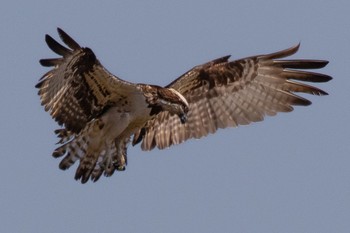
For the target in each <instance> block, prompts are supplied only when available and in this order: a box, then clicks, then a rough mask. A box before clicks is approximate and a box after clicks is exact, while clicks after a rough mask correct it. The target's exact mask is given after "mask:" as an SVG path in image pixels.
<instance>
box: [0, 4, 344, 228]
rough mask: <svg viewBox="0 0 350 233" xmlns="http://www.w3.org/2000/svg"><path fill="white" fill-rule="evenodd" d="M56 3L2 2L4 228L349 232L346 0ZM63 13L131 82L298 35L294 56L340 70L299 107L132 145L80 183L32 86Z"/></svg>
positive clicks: (0, 200) (72, 30) (157, 78)
mask: <svg viewBox="0 0 350 233" xmlns="http://www.w3.org/2000/svg"><path fill="white" fill-rule="evenodd" d="M51 2H52V3H49V1H43V0H42V1H3V2H2V4H1V8H0V30H1V33H0V51H1V54H0V59H1V62H0V67H1V85H0V106H1V109H2V110H1V118H0V119H1V122H0V139H1V140H0V146H1V147H0V148H1V163H0V177H1V180H2V181H1V183H2V185H1V186H2V187H1V191H0V221H1V224H0V232H17V233H21V232H33V233H34V232H51V233H62V232H84V233H86V232H127V233H128V232H144V233H148V232H150V233H151V232H152V233H164V232H166V233H173V232H174V233H178V232H191V233H193V232H203V233H209V232H240V233H245V232H268V233H271V232H284V233H289V232H290V233H295V232H308V233H310V232H317V233H326V232H327V233H329V232H337V233H341V232H349V230H350V143H349V139H350V133H349V132H350V126H349V123H348V122H349V119H350V104H349V101H350V94H349V88H350V77H349V73H350V70H349V67H350V66H349V62H350V58H349V54H350V14H349V10H350V3H349V1H345V0H344V1H317V0H315V1H311V0H295V1H283V0H282V1H281V0H278V1H277V0H276V1H268V0H266V1H234V0H228V1H207V0H206V1H199V0H197V1H163V0H162V1H160V0H159V1H138V2H136V1H68V0H60V1H51ZM121 2H125V3H121ZM126 2H127V3H126ZM57 26H59V27H62V28H63V29H64V30H66V31H67V32H68V33H69V34H70V35H72V36H73V38H75V39H76V40H77V41H78V42H79V43H80V44H81V45H83V46H88V47H90V48H92V49H93V50H94V52H95V54H96V55H97V56H98V58H99V59H100V61H101V62H102V63H103V64H104V65H105V66H106V67H107V69H109V70H110V71H111V72H113V73H114V74H116V75H118V76H120V77H121V78H123V79H126V80H129V81H133V82H143V83H152V84H158V85H166V84H168V83H170V82H171V81H172V80H173V79H175V78H177V77H178V76H179V75H181V74H182V73H184V72H185V71H187V70H188V69H190V68H192V67H193V66H195V65H198V64H201V63H204V62H206V61H209V60H211V59H214V58H217V57H220V56H223V55H227V54H232V58H233V59H238V58H241V57H245V56H251V55H256V54H262V53H270V52H274V51H277V50H280V49H284V48H287V47H290V46H292V45H295V44H297V43H299V42H301V48H300V51H299V53H298V54H297V55H295V56H293V58H315V59H326V60H329V61H330V63H329V65H328V66H327V67H326V68H325V69H322V70H321V72H323V73H326V74H329V75H331V76H333V78H334V79H333V80H332V81H331V82H329V83H326V84H320V85H317V86H318V87H320V88H322V89H324V90H326V91H328V92H329V93H330V95H329V96H326V97H318V96H307V97H308V98H309V99H310V100H311V101H312V102H313V105H311V106H309V107H296V108H295V111H294V112H292V113H288V114H279V115H277V116H276V117H270V118H267V119H266V120H265V121H264V122H261V123H255V124H251V125H249V126H242V127H239V128H234V129H233V128H231V129H226V130H220V131H219V132H218V133H216V134H215V135H210V136H209V137H206V138H204V139H202V140H197V141H195V140H192V141H188V142H186V143H184V144H182V145H179V146H174V147H172V148H169V149H166V150H162V151H160V150H153V151H151V152H142V151H141V150H140V148H139V147H131V146H130V147H129V151H128V155H129V164H128V167H127V169H126V171H125V172H119V173H115V174H114V175H113V176H112V177H111V178H104V177H102V178H101V179H100V180H99V182H97V183H91V182H89V183H87V184H85V185H82V184H80V183H79V182H77V181H75V180H74V179H73V177H74V172H75V169H76V166H74V167H73V168H72V169H70V170H68V171H61V170H59V169H58V163H59V160H57V159H54V158H53V157H52V156H51V153H52V151H53V150H54V149H55V147H56V146H55V143H56V137H55V135H54V133H53V130H54V129H56V128H57V125H56V123H55V122H54V121H53V120H52V119H51V118H50V116H49V114H48V113H46V112H44V109H43V107H41V106H40V103H39V97H38V96H37V90H36V89H35V88H34V85H35V84H36V83H37V81H38V79H39V78H40V77H41V76H42V75H43V74H44V73H45V72H47V71H48V69H47V68H44V67H41V66H40V65H39V63H38V60H39V59H40V58H47V57H55V55H54V54H53V53H52V52H51V51H50V50H49V49H48V48H47V46H46V44H45V43H44V35H45V34H46V33H49V34H51V35H52V36H53V37H54V38H58V36H57V33H56V27H57Z"/></svg>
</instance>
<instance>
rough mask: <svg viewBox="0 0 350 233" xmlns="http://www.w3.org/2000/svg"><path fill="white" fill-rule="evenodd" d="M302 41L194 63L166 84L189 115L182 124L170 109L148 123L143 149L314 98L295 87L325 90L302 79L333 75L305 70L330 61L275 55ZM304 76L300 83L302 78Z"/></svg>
mask: <svg viewBox="0 0 350 233" xmlns="http://www.w3.org/2000/svg"><path fill="white" fill-rule="evenodd" d="M298 49H299V45H297V46H294V47H291V48H289V49H286V50H283V51H279V52H276V53H272V54H268V55H260V56H253V57H248V58H245V59H240V60H236V61H229V60H228V59H229V57H230V56H226V57H222V58H219V59H216V60H213V61H211V62H209V63H206V64H204V65H200V66H197V67H194V68H193V69H191V70H190V71H188V72H187V73H185V74H184V75H182V76H181V77H179V78H178V79H176V80H175V81H173V82H172V83H170V84H169V85H168V86H167V87H169V88H174V89H175V90H177V91H179V92H180V93H181V94H182V95H183V96H184V97H185V98H186V99H187V101H188V102H189V105H190V106H189V109H190V110H189V112H188V120H187V122H186V123H185V124H181V123H180V120H179V119H178V117H176V116H171V115H170V114H169V113H168V112H161V113H159V115H158V116H157V117H156V118H154V119H152V120H150V121H149V122H147V124H146V125H145V127H144V128H143V129H141V130H140V131H139V132H138V133H136V134H135V135H134V141H133V144H137V143H138V142H141V141H142V145H141V147H142V149H143V150H151V149H153V148H154V147H158V148H159V149H163V148H166V147H169V146H171V145H174V144H179V143H182V142H184V141H186V140H187V139H190V138H201V137H203V136H206V135H208V134H209V133H214V132H216V130H217V129H219V128H226V127H236V126H238V125H246V124H249V123H251V122H258V121H262V120H263V119H264V116H265V115H269V116H273V115H275V114H276V113H277V112H290V111H292V110H293V107H292V106H293V105H303V106H307V105H310V104H311V102H310V101H309V100H307V99H304V98H302V97H300V96H298V95H296V94H294V92H302V93H308V94H313V95H327V93H326V92H325V91H323V90H321V89H318V88H316V87H312V86H309V85H307V84H304V83H302V82H327V81H329V80H330V79H331V77H330V76H327V75H324V74H319V73H313V72H307V71H302V70H301V69H318V68H322V67H324V66H325V65H327V63H328V62H327V61H323V60H276V59H279V58H284V57H287V56H290V55H292V54H294V53H296V52H297V51H298ZM299 81H301V82H299Z"/></svg>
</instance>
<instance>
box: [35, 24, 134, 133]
mask: <svg viewBox="0 0 350 233" xmlns="http://www.w3.org/2000/svg"><path fill="white" fill-rule="evenodd" d="M57 30H58V33H59V35H60V37H61V39H62V40H63V42H65V44H67V46H68V47H69V48H66V47H64V46H62V45H61V44H59V43H58V42H57V41H55V40H54V39H53V38H52V37H51V36H49V35H46V37H45V39H46V43H47V44H48V46H49V47H50V48H51V49H52V50H53V51H54V52H55V53H57V54H58V55H61V56H62V57H61V58H52V59H42V60H40V63H41V64H42V65H43V66H48V67H51V66H54V68H53V69H52V70H50V71H49V72H47V73H46V74H45V75H44V76H43V77H42V78H41V79H40V81H39V83H38V84H37V85H36V88H39V93H38V94H39V95H40V98H41V104H42V105H44V106H45V110H46V111H49V113H50V114H51V116H52V117H53V118H54V119H55V120H56V121H57V122H58V124H59V125H64V127H65V128H66V129H67V130H69V131H72V132H74V133H79V132H80V131H81V130H82V129H83V128H84V127H85V126H86V124H87V123H88V122H89V121H91V120H92V119H94V118H96V117H98V116H100V115H101V114H102V113H103V112H104V111H105V110H106V109H107V108H108V107H109V106H110V105H112V104H113V103H112V101H113V100H114V99H117V98H118V95H120V96H123V95H124V96H125V95H128V94H129V93H131V92H135V91H136V87H135V85H132V84H131V83H128V82H126V81H123V80H121V79H119V78H117V77H116V76H114V75H112V74H111V73H109V72H108V71H107V70H106V69H105V68H104V67H103V66H102V65H101V64H100V62H99V61H98V60H97V58H96V56H95V55H94V53H93V52H92V50H91V49H89V48H83V47H80V45H79V44H78V43H77V42H75V41H74V40H73V39H72V38H71V37H70V36H69V35H68V34H66V33H65V32H64V31H63V30H62V29H60V28H58V29H57Z"/></svg>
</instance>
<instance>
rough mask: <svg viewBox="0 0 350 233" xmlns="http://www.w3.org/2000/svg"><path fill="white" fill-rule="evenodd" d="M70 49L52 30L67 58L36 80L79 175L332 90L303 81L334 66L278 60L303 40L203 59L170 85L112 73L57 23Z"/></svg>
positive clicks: (95, 174) (61, 151) (94, 174)
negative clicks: (235, 56) (136, 148)
mask: <svg viewBox="0 0 350 233" xmlns="http://www.w3.org/2000/svg"><path fill="white" fill-rule="evenodd" d="M58 33H59V35H60V37H61V39H62V41H63V42H64V43H65V44H66V45H67V46H68V48H67V47H64V46H63V45H61V44H59V43H58V42H57V41H56V40H54V39H53V38H52V37H51V36H49V35H46V38H45V39H46V43H47V45H48V46H49V48H50V49H52V50H53V51H54V52H55V53H57V54H58V55H61V57H60V58H52V59H42V60H40V63H41V64H42V65H43V66H48V67H51V66H53V67H54V68H53V69H52V70H50V71H49V72H47V73H46V74H45V75H44V76H43V77H42V78H41V79H40V80H39V83H38V84H37V85H36V87H37V88H39V95H40V99H41V104H42V105H43V106H44V107H45V110H46V111H48V112H49V113H50V115H51V116H52V118H54V119H55V120H56V121H57V123H58V124H59V125H61V126H62V128H61V129H58V130H56V131H55V132H56V134H57V136H58V137H59V138H60V140H59V142H58V143H59V144H61V145H60V146H59V147H58V148H57V149H56V150H55V151H54V152H53V156H54V157H62V156H63V159H62V161H61V162H60V165H59V167H60V168H61V169H63V170H65V169H68V168H69V167H70V166H72V165H73V164H74V163H75V162H76V161H77V160H79V166H78V168H77V170H76V174H75V179H77V180H79V179H80V180H81V182H82V183H85V182H87V181H88V180H89V179H91V180H93V181H97V180H98V179H99V178H100V177H101V175H102V174H104V175H105V176H111V175H112V174H113V173H114V171H115V170H119V171H122V170H125V166H126V164H127V147H128V144H129V143H130V141H131V137H132V136H133V141H132V144H133V145H135V144H138V143H141V148H142V149H143V150H152V149H153V148H155V147H158V148H159V149H163V148H166V147H169V146H171V145H174V144H179V143H181V142H184V141H186V140H187V139H190V138H201V137H203V136H206V135H208V134H209V133H214V132H216V130H217V129H219V128H226V127H235V126H238V125H246V124H249V123H250V122H257V121H262V120H263V119H264V116H265V115H270V116H273V115H275V114H276V113H277V112H289V111H292V110H293V107H292V106H293V105H304V106H306V105H310V104H311V102H310V101H309V100H307V99H305V98H302V97H300V96H298V95H296V94H295V93H296V92H301V93H308V94H313V95H327V93H326V92H325V91H323V90H321V89H318V88H316V87H313V86H310V85H307V84H304V82H327V81H329V80H331V77H330V76H328V75H325V74H319V73H314V72H309V71H303V70H306V69H319V68H322V67H324V66H325V65H327V63H328V62H327V61H324V60H299V59H298V60H279V59H280V58H284V57H287V56H290V55H292V54H294V53H296V52H297V50H298V49H299V45H297V46H294V47H291V48H289V49H286V50H283V51H279V52H276V53H272V54H267V55H259V56H252V57H248V58H244V59H239V60H235V61H229V57H230V56H225V57H222V58H218V59H215V60H213V61H211V62H208V63H205V64H203V65H199V66H196V67H194V68H193V69H191V70H189V71H188V72H186V73H185V74H183V75H181V76H180V77H179V78H178V79H176V80H174V81H173V82H171V83H170V84H169V85H167V86H166V87H160V86H157V85H148V84H135V83H131V82H127V81H124V80H122V79H120V78H118V77H117V76H115V75H113V74H111V73H110V72H109V71H107V70H106V68H104V67H103V66H102V65H101V63H100V62H99V61H98V59H97V58H96V56H95V54H94V53H93V52H92V50H91V49H89V48H86V47H81V46H80V45H79V44H78V43H77V42H76V41H74V40H73V39H72V38H71V37H70V36H69V35H68V34H67V33H65V32H64V31H63V30H62V29H60V28H58Z"/></svg>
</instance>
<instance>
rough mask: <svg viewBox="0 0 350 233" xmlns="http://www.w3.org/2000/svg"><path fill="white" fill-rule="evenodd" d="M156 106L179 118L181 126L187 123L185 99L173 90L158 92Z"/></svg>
mask: <svg viewBox="0 0 350 233" xmlns="http://www.w3.org/2000/svg"><path fill="white" fill-rule="evenodd" d="M158 104H159V105H160V106H161V107H162V109H163V110H165V111H168V112H170V113H171V114H176V115H178V116H179V118H180V121H181V123H182V124H184V123H186V121H187V113H188V110H189V105H188V102H187V100H186V98H185V97H184V96H183V95H181V94H180V93H179V92H178V91H176V90H175V89H173V88H162V89H159V90H158Z"/></svg>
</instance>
